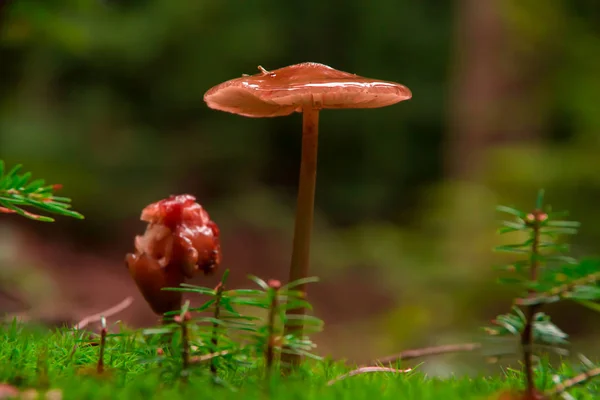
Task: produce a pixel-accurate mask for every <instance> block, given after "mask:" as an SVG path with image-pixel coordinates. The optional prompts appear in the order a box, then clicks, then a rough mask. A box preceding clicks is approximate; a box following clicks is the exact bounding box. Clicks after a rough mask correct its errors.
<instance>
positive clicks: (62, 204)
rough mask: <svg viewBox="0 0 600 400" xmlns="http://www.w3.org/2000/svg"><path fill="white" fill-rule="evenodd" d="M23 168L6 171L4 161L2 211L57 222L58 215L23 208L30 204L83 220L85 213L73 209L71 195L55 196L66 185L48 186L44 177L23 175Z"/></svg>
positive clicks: (1, 166) (0, 167)
mask: <svg viewBox="0 0 600 400" xmlns="http://www.w3.org/2000/svg"><path fill="white" fill-rule="evenodd" d="M21 168H22V165H20V164H18V165H16V166H14V167H13V168H12V169H10V170H9V171H6V168H5V164H4V161H3V160H0V213H5V214H18V215H21V216H23V217H25V218H29V219H33V220H36V221H42V222H54V218H51V217H48V216H44V215H40V214H36V213H33V212H31V211H27V210H26V209H24V208H23V207H30V208H34V209H37V210H40V211H44V212H46V213H51V214H57V215H61V216H65V217H72V218H77V219H83V215H81V214H80V213H78V212H76V211H73V210H70V208H71V204H70V203H71V199H70V198H67V197H58V196H55V195H54V192H55V191H57V190H60V189H61V188H62V185H60V184H53V185H48V184H46V182H45V181H44V180H43V179H36V180H33V181H31V173H30V172H26V173H23V174H19V171H20V170H21Z"/></svg>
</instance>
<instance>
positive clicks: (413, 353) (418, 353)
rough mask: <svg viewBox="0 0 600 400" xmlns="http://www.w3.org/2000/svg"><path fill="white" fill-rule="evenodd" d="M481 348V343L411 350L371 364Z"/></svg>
mask: <svg viewBox="0 0 600 400" xmlns="http://www.w3.org/2000/svg"><path fill="white" fill-rule="evenodd" d="M480 348H481V343H459V344H446V345H442V346H433V347H424V348H421V349H410V350H404V351H402V352H400V353H398V354H393V355H391V356H387V357H383V358H379V359H377V360H374V361H373V362H372V363H370V364H390V363H394V362H396V361H400V360H402V361H404V360H410V359H414V358H421V357H427V356H436V355H441V354H448V353H462V352H468V351H475V350H479V349H480ZM367 366H368V365H362V366H361V367H367Z"/></svg>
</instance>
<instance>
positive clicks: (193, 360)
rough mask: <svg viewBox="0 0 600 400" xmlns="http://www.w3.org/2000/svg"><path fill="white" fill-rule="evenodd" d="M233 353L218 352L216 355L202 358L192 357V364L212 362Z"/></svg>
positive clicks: (207, 355) (211, 354)
mask: <svg viewBox="0 0 600 400" xmlns="http://www.w3.org/2000/svg"><path fill="white" fill-rule="evenodd" d="M229 353H231V352H230V351H229V350H223V351H217V352H215V353H210V354H204V355H202V356H193V357H190V364H201V363H203V362H205V361H212V360H214V359H215V358H218V357H222V356H225V355H227V354H229Z"/></svg>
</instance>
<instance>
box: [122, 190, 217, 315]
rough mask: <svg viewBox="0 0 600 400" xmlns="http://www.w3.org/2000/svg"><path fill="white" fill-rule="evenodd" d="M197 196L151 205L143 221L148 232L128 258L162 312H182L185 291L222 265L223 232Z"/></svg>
mask: <svg viewBox="0 0 600 400" xmlns="http://www.w3.org/2000/svg"><path fill="white" fill-rule="evenodd" d="M195 200H196V198H195V197H194V196H191V195H188V194H184V195H179V196H170V197H169V198H167V199H164V200H160V201H158V202H156V203H152V204H150V205H148V206H147V207H146V208H144V210H143V211H142V215H141V220H142V221H145V222H148V226H147V227H146V232H145V233H144V235H142V236H136V237H135V250H136V251H135V253H133V254H131V253H130V254H127V256H126V257H125V261H126V264H127V267H128V269H129V272H130V274H131V276H132V278H133V280H134V281H135V283H136V285H137V287H138V289H139V290H140V292H141V293H142V295H143V296H144V299H145V300H146V302H148V304H149V305H150V308H152V310H153V311H154V312H155V313H156V314H164V313H165V312H168V311H174V310H178V309H180V308H181V292H176V291H164V290H162V289H163V288H167V287H179V285H180V284H181V283H183V282H184V281H185V279H186V278H192V277H194V276H195V275H196V274H197V273H198V272H199V271H202V272H204V274H205V275H208V274H211V273H213V272H214V270H216V269H217V268H218V267H219V265H220V263H221V244H220V239H219V228H218V227H217V225H216V224H215V223H214V222H213V221H211V219H210V217H209V215H208V213H207V212H206V210H205V209H204V208H202V206H201V205H200V204H198V203H196V201H195Z"/></svg>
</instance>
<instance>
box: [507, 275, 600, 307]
mask: <svg viewBox="0 0 600 400" xmlns="http://www.w3.org/2000/svg"><path fill="white" fill-rule="evenodd" d="M598 280H600V272H595V273H592V274H589V275H587V276H584V277H583V278H579V279H575V280H573V281H571V282H568V283H565V284H563V285H560V286H556V287H554V288H552V289H550V290H547V291H545V292H540V293H537V294H535V295H534V296H530V297H526V298H518V299H515V304H516V305H521V306H523V305H533V304H542V303H548V302H551V301H552V300H553V299H552V298H569V297H571V295H572V292H573V291H574V290H577V289H578V288H580V287H582V286H584V285H586V284H591V283H595V282H597V281H598Z"/></svg>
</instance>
